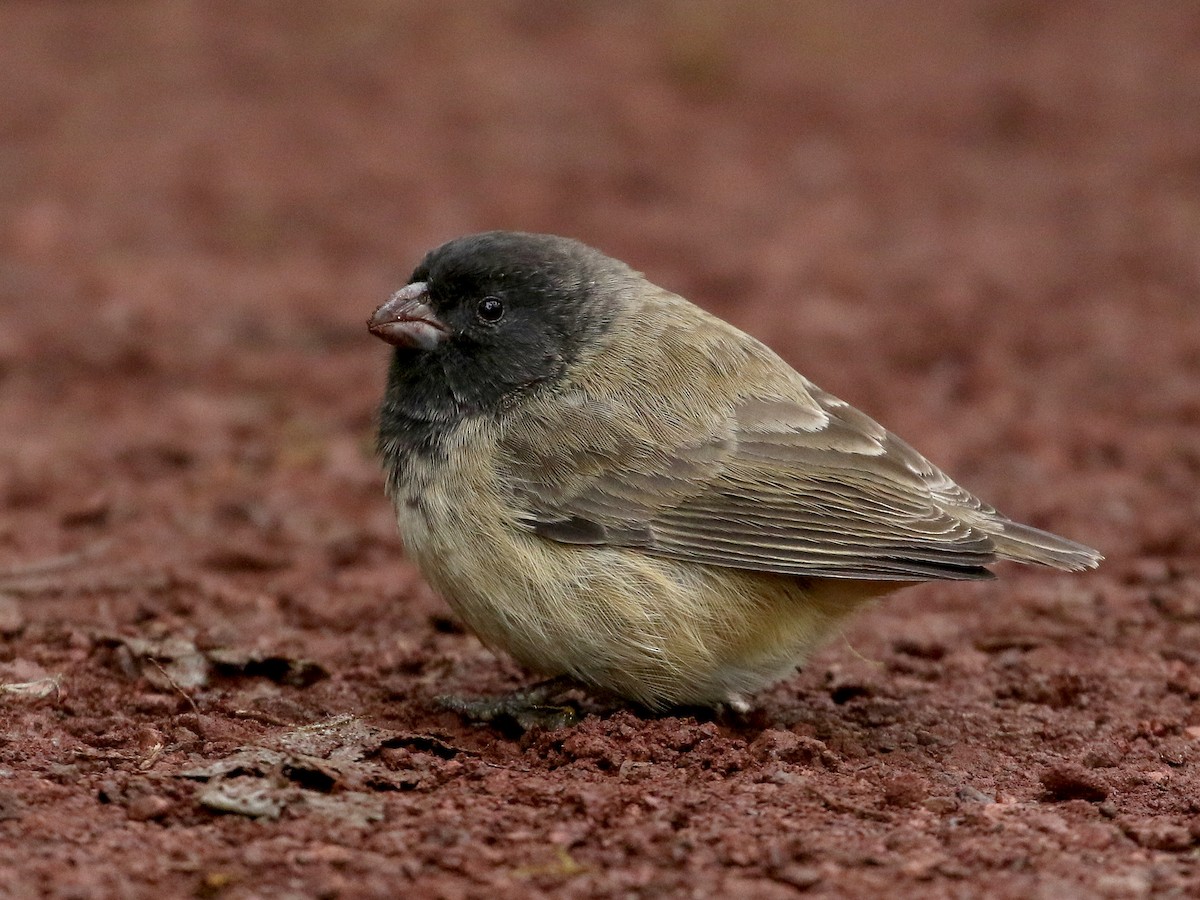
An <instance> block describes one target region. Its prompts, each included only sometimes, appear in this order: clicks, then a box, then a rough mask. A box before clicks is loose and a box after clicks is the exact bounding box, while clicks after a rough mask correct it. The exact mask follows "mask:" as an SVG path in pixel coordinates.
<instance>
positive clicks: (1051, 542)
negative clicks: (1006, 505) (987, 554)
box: [992, 519, 1104, 572]
mask: <svg viewBox="0 0 1200 900" xmlns="http://www.w3.org/2000/svg"><path fill="white" fill-rule="evenodd" d="M1001 525H1002V527H1003V529H1004V530H1003V531H1001V532H998V533H995V534H993V535H992V541H993V542H994V543H995V545H996V556H998V557H999V558H1000V559H1011V560H1015V561H1016V562H1026V563H1037V564H1038V565H1042V566H1052V567H1054V568H1055V569H1065V570H1066V571H1068V572H1081V571H1083V570H1084V569H1094V568H1096V566H1098V565H1100V560H1102V559H1104V557H1103V556H1102V555H1100V553H1098V552H1097V551H1095V550H1093V549H1092V548H1091V547H1085V546H1084V545H1083V544H1077V543H1075V541H1069V540H1067V539H1066V538H1064V537H1059V536H1058V535H1057V534H1051V533H1050V532H1049V531H1042V530H1041V529H1040V528H1034V527H1033V526H1032V525H1022V524H1021V523H1019V522H1011V521H1008V520H1007V519H1006V520H1004V521H1003V522H1002V523H1001Z"/></svg>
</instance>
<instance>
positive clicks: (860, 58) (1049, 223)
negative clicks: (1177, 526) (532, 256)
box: [0, 0, 1200, 556]
mask: <svg viewBox="0 0 1200 900" xmlns="http://www.w3.org/2000/svg"><path fill="white" fill-rule="evenodd" d="M1198 45H1200V15H1198V14H1197V9H1196V7H1195V5H1194V4H1192V3H1188V2H1178V3H1167V2H1159V3H1147V4H1089V3H1073V2H1071V3H1061V4H1039V3H1030V2H1022V0H991V2H973V3H958V4H944V3H906V4H892V3H882V2H880V3H869V2H868V3H848V4H824V3H769V2H748V3H736V4H735V3H721V2H682V0H680V2H655V3H645V4H643V3H634V2H616V0H614V2H600V3H558V2H550V0H528V2H502V3H471V2H465V3H453V4H443V3H423V2H383V0H348V2H344V3H321V2H296V3H252V4H245V3H235V2H226V3H222V2H214V3H196V2H185V0H170V2H153V3H151V2H140V3H139V2H133V3H121V4H111V3H71V4H55V3H12V4H5V5H4V6H3V7H2V8H0V57H2V58H3V59H4V61H5V62H4V65H3V67H2V68H0V127H2V129H3V140H2V141H0V304H2V306H0V309H2V310H3V315H4V322H5V326H4V328H3V330H2V331H0V379H2V380H0V390H3V394H4V403H3V404H2V405H0V435H2V436H3V437H2V439H0V454H2V456H0V463H2V465H0V478H2V479H3V484H4V485H5V487H4V488H3V491H4V492H3V493H0V498H3V497H5V496H7V497H8V498H9V505H10V506H15V507H16V508H20V509H23V510H25V512H24V514H23V516H22V518H23V521H22V523H21V524H20V526H19V527H18V526H16V525H8V526H4V527H5V528H7V529H8V531H7V534H5V533H4V532H0V556H23V555H25V554H26V553H29V552H32V551H33V549H34V548H33V545H32V544H30V543H27V542H26V539H25V538H24V537H23V535H28V534H31V533H32V532H31V531H30V529H35V530H37V531H38V532H39V534H38V538H37V540H36V542H35V543H36V544H37V545H39V546H51V547H55V546H58V547H65V546H67V545H70V544H71V542H72V538H71V536H70V535H66V536H64V535H63V534H62V533H61V529H60V528H58V527H57V524H56V523H55V522H54V517H55V515H60V514H61V510H58V511H57V512H54V511H53V510H57V506H58V500H57V498H56V499H55V501H54V502H53V503H49V504H46V503H44V502H42V501H41V500H40V499H37V498H39V497H40V496H41V494H43V493H45V492H46V491H47V490H55V489H57V486H59V485H61V484H63V483H64V482H65V481H71V479H78V480H79V482H80V484H78V486H75V487H72V488H71V491H70V493H71V494H72V495H73V496H74V497H75V499H76V500H80V499H82V498H81V497H80V496H78V495H81V494H89V493H90V492H92V491H93V489H94V490H95V491H100V492H101V493H105V494H106V495H112V496H113V497H118V496H125V495H127V494H130V493H133V494H140V495H142V500H143V501H146V502H149V494H150V493H153V491H152V490H151V488H152V485H153V484H154V483H157V481H156V479H157V478H158V475H164V474H165V475H166V476H167V478H166V481H167V482H168V483H169V484H170V485H177V484H178V483H179V478H178V477H177V476H180V475H184V476H186V478H184V481H185V482H187V481H188V480H189V479H192V478H195V479H196V481H197V483H207V484H210V485H211V484H213V483H214V476H215V475H217V474H220V473H221V472H222V471H224V472H225V474H226V475H229V476H230V477H234V475H236V473H237V471H239V470H241V471H242V474H246V472H247V471H248V472H249V475H250V476H252V477H251V480H257V482H258V485H259V488H261V487H263V486H264V485H265V484H268V483H269V482H270V481H271V479H272V478H275V477H277V476H278V477H285V475H286V473H287V472H289V471H291V469H292V468H293V467H295V466H299V467H300V468H301V469H304V467H305V466H313V465H316V466H318V470H319V469H320V466H322V465H325V466H326V468H329V467H332V469H333V471H334V474H335V475H336V474H337V473H338V472H340V473H341V474H342V475H345V476H347V477H350V475H349V473H350V472H354V473H357V474H356V475H354V476H353V477H357V478H362V479H367V478H370V477H372V476H371V475H368V474H367V473H373V463H372V462H371V461H370V460H369V458H368V457H365V456H364V455H363V454H360V453H357V452H351V451H350V449H348V448H347V447H346V446H344V442H345V441H346V440H348V439H349V438H350V437H351V436H352V437H353V440H354V441H356V442H358V444H356V445H355V447H358V445H359V444H363V443H364V442H369V431H370V427H371V423H370V419H371V415H372V410H373V406H374V404H375V402H376V400H377V396H378V393H379V389H380V381H381V375H382V369H383V365H384V359H385V355H386V350H385V348H384V347H382V346H380V345H378V344H377V343H376V342H373V341H371V340H369V339H368V338H367V336H366V333H365V330H364V329H363V327H362V323H363V321H364V319H365V317H366V316H367V315H368V314H369V313H370V311H371V310H372V309H373V307H374V306H375V305H376V304H377V303H378V302H380V301H381V300H382V299H383V298H384V297H386V295H387V294H388V293H389V291H390V290H392V289H394V287H395V286H397V285H398V284H400V283H402V282H403V281H404V280H405V279H406V277H407V274H408V272H409V271H411V269H412V267H413V266H414V265H415V264H416V262H417V261H418V260H419V258H420V257H421V255H422V254H423V253H424V251H425V250H427V249H428V248H430V247H432V246H435V245H436V244H438V243H440V242H442V241H444V240H446V239H448V238H450V237H453V236H455V235H458V234H461V233H464V232H470V231H475V230H482V229H488V228H514V229H524V230H533V231H552V232H558V233H562V234H567V235H571V236H574V237H578V238H581V239H583V240H585V241H587V242H590V243H593V244H595V245H597V246H599V247H601V248H603V249H605V250H606V251H608V252H609V253H611V254H613V255H616V256H619V257H622V258H624V259H626V260H627V261H629V262H630V263H631V264H633V265H634V266H635V267H636V268H639V269H641V270H643V271H645V272H646V273H647V274H648V275H649V276H650V277H651V278H652V279H653V280H655V281H658V282H660V283H662V284H664V285H666V286H668V287H670V288H672V289H674V290H676V291H678V292H681V293H683V294H685V295H687V296H689V297H690V298H691V299H693V300H695V301H696V302H699V303H701V304H702V305H704V306H706V307H708V308H710V309H712V310H714V311H716V312H718V313H719V314H721V315H723V316H726V317H728V318H729V319H731V320H732V321H734V322H735V323H736V324H738V325H740V326H741V327H743V328H745V329H747V330H749V331H751V332H753V333H754V334H756V335H757V336H759V337H761V338H763V339H765V340H767V341H768V342H770V343H772V345H773V346H775V347H776V348H778V349H779V350H780V351H781V352H782V353H783V354H784V355H785V356H786V357H787V358H788V359H789V361H791V362H792V363H793V364H794V365H796V366H797V367H798V368H800V369H801V370H802V371H804V372H805V373H806V374H808V375H809V376H810V377H812V378H813V379H814V380H816V381H817V382H818V383H819V384H821V385H822V386H824V387H826V388H827V389H829V390H832V391H834V392H835V393H838V394H841V395H843V396H845V397H846V398H847V399H849V400H851V401H852V402H854V403H855V404H857V405H859V406H861V407H863V408H865V409H866V410H868V411H869V412H871V413H872V414H874V415H875V416H876V417H877V418H880V419H882V420H883V421H884V423H885V424H888V425H889V426H891V427H892V428H893V429H894V430H896V431H898V432H899V433H900V434H901V435H903V436H907V437H908V438H909V440H910V441H912V442H914V443H916V444H918V445H919V446H920V447H921V449H923V450H924V451H925V452H926V453H927V455H930V456H931V457H932V458H933V459H934V460H935V461H937V462H939V463H941V464H942V465H943V466H945V467H948V468H949V469H950V471H951V472H952V473H954V474H956V475H958V476H959V477H960V479H962V480H965V481H966V482H967V484H969V485H971V486H972V487H975V488H976V489H978V490H980V491H984V492H985V493H988V492H990V494H989V495H990V496H992V497H994V498H995V500H996V502H998V503H1001V504H1006V505H1007V507H1008V508H1010V509H1011V511H1012V513H1013V514H1014V515H1017V516H1023V517H1033V518H1035V519H1039V520H1040V521H1043V523H1045V524H1048V523H1049V519H1048V518H1047V517H1056V518H1055V520H1054V524H1056V525H1057V526H1059V527H1062V528H1068V529H1069V530H1072V531H1073V532H1074V533H1076V534H1077V536H1079V537H1081V538H1083V539H1088V540H1091V541H1093V542H1100V543H1102V544H1103V543H1107V540H1106V539H1109V538H1114V539H1115V538H1118V537H1121V538H1122V540H1124V538H1123V535H1124V531H1123V530H1122V529H1123V528H1125V527H1126V524H1127V523H1123V524H1121V525H1120V526H1119V527H1115V526H1114V528H1113V529H1112V530H1105V528H1106V526H1105V525H1103V524H1102V523H1103V522H1106V521H1115V518H1114V517H1116V518H1119V517H1120V516H1126V517H1128V516H1129V515H1130V514H1131V513H1130V510H1129V509H1128V508H1126V507H1127V506H1128V503H1129V502H1130V498H1128V497H1125V496H1124V494H1123V493H1122V490H1123V489H1124V490H1133V489H1134V488H1133V486H1132V485H1126V486H1125V488H1122V486H1121V478H1122V474H1121V473H1122V471H1123V469H1124V467H1122V466H1119V465H1117V463H1119V462H1121V458H1122V457H1123V455H1124V454H1127V453H1144V454H1153V453H1155V452H1165V451H1167V450H1168V449H1169V446H1170V445H1171V444H1172V443H1173V442H1174V441H1175V436H1174V434H1171V435H1167V434H1165V433H1164V431H1163V429H1164V427H1165V426H1164V420H1165V419H1170V420H1176V419H1178V416H1179V415H1180V414H1186V416H1188V417H1190V421H1191V423H1192V424H1195V420H1196V418H1197V415H1198V413H1197V403H1198V402H1200V401H1198V400H1197V393H1198V392H1197V391H1196V390H1195V386H1196V384H1197V382H1196V378H1197V374H1198V373H1197V358H1198V355H1200V337H1198V336H1197V325H1196V317H1195V313H1196V308H1197V307H1196V304H1197V296H1198V290H1197V288H1198V284H1197V281H1198V275H1197V248H1198V247H1200V124H1198V123H1200V115H1198V110H1200V52H1198V50H1197V47H1198ZM1134 429H1135V430H1136V431H1137V432H1138V437H1139V441H1138V443H1137V446H1136V447H1134V446H1133V443H1132V442H1131V441H1130V440H1126V438H1130V437H1131V430H1134ZM1046 438H1048V440H1046V443H1047V446H1046V447H1039V446H1036V445H1037V444H1038V443H1039V442H1040V441H1042V440H1043V439H1046ZM1176 449H1178V448H1176ZM1179 452H1183V451H1179ZM1186 452H1188V453H1190V454H1191V456H1190V457H1189V458H1190V459H1191V463H1190V464H1191V465H1193V466H1194V465H1195V464H1196V457H1195V454H1196V452H1197V451H1196V450H1195V449H1194V448H1192V449H1189V450H1187V451H1186ZM122 460H124V462H121V461H122ZM131 460H132V462H131ZM339 460H340V462H339ZM276 463H281V465H280V466H277V465H275V464H276ZM1161 464H1162V465H1167V463H1165V462H1162V463H1161ZM339 465H341V466H342V468H341V469H340V470H339V469H338V466H339ZM247 466H248V467H249V469H248V470H246V467H247ZM256 466H257V467H258V468H257V469H256V468H255V467H256ZM1088 466H1101V467H1107V469H1106V472H1107V471H1108V470H1115V471H1112V472H1111V473H1109V474H1111V477H1112V478H1113V479H1114V480H1113V481H1111V482H1109V483H1107V484H1106V485H1105V487H1104V489H1103V490H1102V491H1091V490H1090V489H1089V487H1088V485H1094V484H1096V483H1097V480H1096V478H1095V476H1094V473H1092V472H1086V473H1085V474H1086V477H1085V478H1084V479H1083V483H1081V484H1078V485H1073V486H1070V488H1069V490H1067V492H1066V493H1067V495H1068V496H1069V497H1070V500H1071V502H1070V503H1069V504H1064V503H1058V502H1057V501H1055V500H1054V493H1055V491H1057V490H1058V489H1059V488H1061V487H1063V486H1064V481H1065V482H1067V483H1070V482H1071V481H1072V479H1073V478H1075V477H1076V476H1077V475H1078V473H1079V472H1080V471H1081V470H1083V469H1085V468H1086V467H1088ZM160 470H161V471H160ZM226 470H228V471H226ZM304 471H306V472H307V471H311V470H310V469H304ZM1189 471H1190V470H1189ZM156 473H158V474H156ZM281 473H284V474H281ZM1193 474H1194V472H1193ZM1048 485H1050V486H1048ZM1055 485H1056V486H1055ZM259 488H255V487H254V485H249V486H247V487H246V488H245V489H246V490H253V489H259ZM1146 488H1147V485H1145V484H1144V482H1143V483H1140V484H1139V485H1138V489H1140V490H1145V489H1146ZM164 489H165V490H168V491H169V490H170V487H167V488H164ZM241 489H242V488H241V487H239V488H238V490H241ZM306 489H311V490H313V491H318V492H319V491H320V490H321V488H319V487H317V486H316V485H313V484H309V485H307V486H306ZM1077 490H1078V491H1082V494H1077V493H1076V491H1077ZM1170 493H1171V495H1172V498H1173V500H1174V499H1177V495H1176V494H1174V491H1173V489H1172V491H1171V492H1170ZM14 498H15V499H14ZM22 498H24V499H22ZM162 502H163V504H164V505H165V506H166V507H169V508H170V509H176V508H177V507H176V504H177V503H178V502H182V501H181V500H180V498H176V497H172V496H169V495H166V496H164V497H163V500H162ZM1122 503H1124V504H1125V506H1122ZM137 505H138V504H133V506H137ZM286 505H287V506H288V507H292V506H300V507H305V506H308V505H309V503H308V501H306V500H304V499H301V498H298V497H296V496H294V495H293V496H292V498H291V500H289V501H288V502H287V503H286ZM315 505H316V507H317V508H321V504H320V503H317V504H315ZM1068 506H1069V507H1070V508H1068ZM381 508H382V507H380V506H379V505H378V504H374V510H375V511H376V512H378V511H379V510H380V509H381ZM310 514H315V513H311V510H310ZM360 514H364V515H365V513H362V512H361V511H360ZM382 514H386V513H382ZM1097 517H1099V519H1100V521H1099V522H1097ZM9 521H10V522H16V521H17V520H15V519H10V520H9ZM1084 526H1087V527H1084ZM1114 549H1117V548H1114ZM1118 552H1119V550H1118Z"/></svg>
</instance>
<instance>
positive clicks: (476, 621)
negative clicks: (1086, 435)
mask: <svg viewBox="0 0 1200 900" xmlns="http://www.w3.org/2000/svg"><path fill="white" fill-rule="evenodd" d="M369 328H370V331H371V333H372V334H374V335H375V336H377V337H379V338H381V339H382V340H384V341H386V342H388V343H389V344H392V345H394V346H395V351H394V354H393V356H392V361H391V367H390V370H389V373H388V380H387V389H386V393H385V396H384V400H383V404H382V407H381V410H380V421H379V444H378V446H379V452H380V454H381V456H382V459H383V464H384V467H385V470H386V474H387V489H388V492H389V494H390V496H391V498H392V501H393V503H394V505H395V509H396V515H397V518H398V521H399V525H400V530H401V533H402V535H403V538H404V542H405V546H406V548H407V551H408V553H409V554H410V555H411V556H412V557H413V558H414V559H415V560H416V562H417V563H418V564H419V566H420V568H421V570H422V572H423V573H424V575H425V576H426V578H427V579H428V581H429V582H430V584H431V585H432V586H433V587H434V588H435V589H437V590H438V591H439V592H440V593H441V594H442V595H443V596H444V597H445V598H446V600H447V601H448V602H449V603H450V605H451V607H453V609H454V611H455V612H456V613H457V614H458V615H459V616H460V617H461V618H462V619H463V621H464V622H465V623H466V624H467V625H468V626H469V627H470V628H471V629H472V630H473V631H474V632H475V633H476V634H477V635H478V636H479V637H480V639H482V640H483V642H484V643H485V644H487V645H488V646H489V647H491V648H493V649H497V650H504V651H506V652H508V653H510V654H511V655H512V656H513V657H515V658H516V659H517V660H518V661H519V662H520V663H522V664H523V665H525V666H526V667H528V668H529V669H532V670H534V671H535V672H539V673H542V674H544V675H547V676H567V677H569V678H570V679H573V680H577V681H578V682H582V683H583V684H584V685H587V686H591V687H593V688H596V689H600V690H601V691H604V692H609V693H612V694H615V695H618V696H620V697H623V698H627V699H629V700H632V701H634V702H636V703H639V704H642V705H644V706H646V707H649V708H652V709H662V708H666V707H670V706H676V705H703V706H709V705H720V704H729V705H730V706H732V707H733V708H735V709H739V710H744V709H746V708H747V704H746V699H745V698H746V697H747V695H749V694H751V693H753V692H754V691H757V690H759V689H761V688H763V687H765V686H767V685H769V684H771V683H773V682H775V681H777V680H779V679H781V678H784V677H786V676H787V675H788V674H790V673H791V672H792V671H793V670H794V669H795V667H796V666H797V665H798V664H799V663H800V662H802V661H803V659H804V657H805V656H806V654H808V653H809V652H810V651H811V650H812V649H813V647H814V646H815V645H816V644H817V643H818V642H819V641H820V640H821V639H822V638H823V637H824V636H825V635H827V634H828V633H829V632H830V630H831V629H832V628H833V627H834V626H836V625H837V623H838V622H839V621H840V620H842V619H843V618H844V617H845V616H846V615H848V614H849V613H850V612H851V611H853V610H854V609H855V608H856V607H858V606H859V605H861V604H862V603H863V602H864V601H866V600H868V599H870V598H872V597H876V596H878V595H880V594H884V593H887V592H889V591H893V590H895V589H897V588H900V587H904V586H905V585H908V584H912V583H914V582H922V581H930V580H939V579H982V578H990V577H992V575H991V573H990V572H989V571H988V569H987V568H986V567H987V566H988V565H990V564H992V563H995V562H997V561H1000V560H1014V561H1016V562H1021V563H1037V564H1040V565H1045V566H1052V567H1054V568H1057V569H1065V570H1068V571H1078V570H1082V569H1089V568H1093V567H1095V566H1096V565H1097V564H1098V562H1099V561H1100V559H1101V557H1100V555H1099V554H1098V553H1097V552H1096V551H1094V550H1091V549H1089V548H1088V547H1084V546H1082V545H1080V544H1077V543H1074V542H1072V541H1069V540H1066V539H1065V538H1062V537H1058V536H1057V535H1054V534H1050V533H1048V532H1046V531H1041V530H1039V529H1037V528H1033V527H1030V526H1028V525H1022V524H1020V523H1017V522H1014V521H1012V520H1011V519H1008V518H1006V517H1005V516H1003V515H1001V514H1000V513H998V512H997V511H996V510H995V509H993V508H992V507H990V506H988V505H987V504H986V503H983V502H982V501H980V500H979V499H977V498H976V497H974V496H972V495H971V494H970V493H968V492H967V491H966V490H964V489H963V488H961V487H959V486H958V485H957V484H955V482H953V481H952V480H951V479H950V478H949V477H947V476H946V475H945V474H943V473H942V472H941V471H939V470H938V469H937V468H936V467H935V466H933V465H932V464H931V463H929V462H928V461H927V460H926V459H925V458H924V457H923V456H921V455H920V454H919V453H918V452H917V451H916V450H914V449H913V448H912V447H910V446H909V445H908V444H906V443H905V442H904V441H902V440H900V439H899V438H897V437H896V436H895V435H893V434H891V433H890V432H888V431H887V430H886V429H884V428H883V427H882V426H880V425H878V424H876V423H875V422H874V421H873V420H872V419H870V418H868V417H867V416H866V415H864V414H863V413H861V412H859V411H858V410H857V409H855V408H854V407H852V406H850V405H849V404H847V403H845V402H844V401H842V400H839V399H838V398H836V397H834V396H832V395H830V394H828V393H826V392H825V391H823V390H821V389H820V388H818V387H817V386H816V385H814V384H813V383H812V382H810V381H809V380H808V379H806V378H804V377H803V376H802V375H800V374H798V373H797V372H796V371H795V370H793V369H792V368H791V367H790V366H789V365H788V364H787V363H785V362H784V361H783V360H782V359H780V357H779V356H777V355H776V354H775V353H774V352H773V351H771V350H770V349H769V348H768V347H766V346H765V345H764V344H762V343H760V342H759V341H757V340H755V339H754V338H752V337H750V336H749V335H747V334H744V333H743V332H741V331H739V330H738V329H736V328H734V327H733V326H732V325H729V324H728V323H726V322H724V321H722V320H720V319H718V318H716V317H714V316H712V315H710V314H708V313H706V312H705V311H703V310H701V309H700V308H699V307H697V306H694V305H693V304H691V303H689V302H688V301H687V300H684V299H683V298H682V297H679V296H677V295H675V294H673V293H671V292H669V291H667V290H664V289H663V288H660V287H657V286H655V285H654V284H652V283H650V282H649V281H647V280H646V279H645V278H644V277H643V276H642V275H641V274H640V273H638V272H635V271H634V270H632V269H631V268H629V267H628V266H627V265H625V264H624V263H622V262H620V261H618V260H615V259H612V258H610V257H608V256H605V255H604V254H603V253H601V252H599V251H598V250H595V249H593V248H591V247H588V246H585V245H584V244H581V243H578V242H577V241H573V240H568V239H566V238H562V237H556V236H552V235H537V234H522V233H514V232H500V231H496V232H487V233H483V234H476V235H469V236H466V237H461V238H458V239H456V240H452V241H450V242H449V243H447V244H444V245H442V246H441V247H438V248H437V249H435V250H433V251H431V252H430V253H429V254H428V255H427V256H426V257H425V259H424V260H423V261H422V262H421V264H420V265H419V266H417V268H416V271H414V272H413V274H412V277H411V279H410V280H409V283H408V284H407V285H405V286H404V287H402V288H401V289H400V290H398V291H397V292H396V293H395V294H394V295H393V296H392V297H391V299H389V300H388V301H387V302H386V303H384V304H383V305H382V306H381V307H380V308H379V309H378V311H376V313H375V315H374V316H373V317H372V318H371V320H370V323H369Z"/></svg>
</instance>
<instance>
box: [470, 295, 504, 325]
mask: <svg viewBox="0 0 1200 900" xmlns="http://www.w3.org/2000/svg"><path fill="white" fill-rule="evenodd" d="M476 312H477V313H478V315H479V318H481V319H482V320H483V321H485V322H499V321H500V319H501V318H503V316H504V301H503V300H501V299H500V298H499V297H484V298H483V299H482V300H480V301H479V306H478V307H477V308H476Z"/></svg>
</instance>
